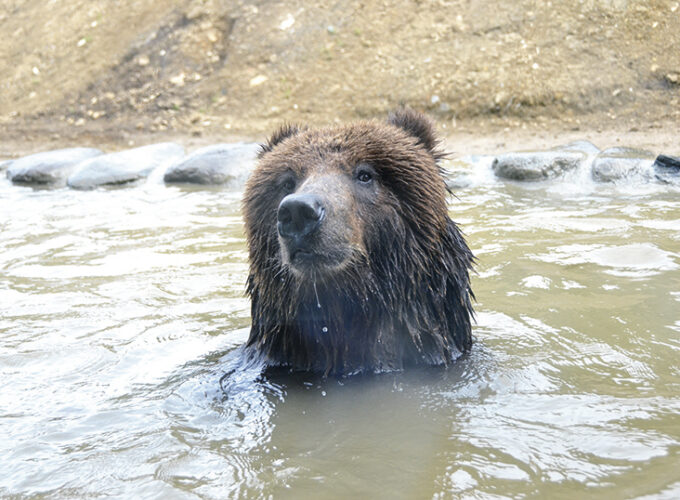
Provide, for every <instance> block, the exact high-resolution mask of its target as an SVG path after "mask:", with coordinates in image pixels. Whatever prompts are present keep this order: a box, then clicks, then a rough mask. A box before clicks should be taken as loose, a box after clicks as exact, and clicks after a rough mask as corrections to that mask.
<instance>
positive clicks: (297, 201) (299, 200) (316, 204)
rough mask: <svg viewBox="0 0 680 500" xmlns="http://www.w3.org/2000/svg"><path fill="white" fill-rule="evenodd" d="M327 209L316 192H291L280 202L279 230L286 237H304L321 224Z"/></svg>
mask: <svg viewBox="0 0 680 500" xmlns="http://www.w3.org/2000/svg"><path fill="white" fill-rule="evenodd" d="M324 213H325V209H324V207H323V202H322V201H321V198H320V197H319V196H317V195H315V194H309V193H301V194H289V195H288V196H286V197H285V198H284V199H283V200H281V203H280V204H279V210H278V214H277V217H278V221H279V223H278V230H279V234H280V235H281V236H283V237H284V238H304V237H305V236H307V235H309V234H311V233H313V232H314V231H315V230H316V229H317V228H318V227H319V225H320V224H321V219H323V216H324Z"/></svg>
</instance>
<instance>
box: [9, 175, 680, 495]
mask: <svg viewBox="0 0 680 500" xmlns="http://www.w3.org/2000/svg"><path fill="white" fill-rule="evenodd" d="M473 177H474V179H476V180H475V181H474V182H471V183H470V185H469V187H467V188H464V189H461V190H459V191H457V193H456V195H457V199H452V200H451V213H452V216H453V218H454V219H455V220H457V221H459V222H460V224H461V227H462V228H463V229H464V231H465V233H466V234H467V237H468V241H469V243H470V246H471V247H472V248H473V249H474V251H475V253H476V254H477V256H478V258H479V264H478V267H477V274H476V275H475V277H474V289H475V292H476V295H477V298H478V303H477V307H476V308H477V311H478V315H477V325H476V327H475V330H474V333H475V336H476V339H477V340H476V344H475V347H474V348H473V350H472V352H471V354H470V355H469V356H467V357H466V358H464V359H462V360H460V361H459V362H458V363H457V364H456V365H454V366H452V367H451V368H449V369H447V370H441V369H419V370H412V371H408V372H406V373H397V374H385V375H381V376H373V377H356V378H350V379H345V380H335V379H330V380H323V379H320V378H318V377H314V376H311V375H296V376H293V377H291V376H284V375H276V376H271V377H269V378H267V379H263V378H261V377H260V376H259V375H260V371H259V369H258V367H257V366H249V365H248V364H247V363H245V362H244V360H243V359H242V358H241V357H240V355H239V354H240V352H239V350H238V346H239V345H240V344H241V343H243V341H244V340H245V338H246V337H247V332H248V325H249V303H248V301H247V299H245V298H244V295H243V290H244V282H245V277H246V273H247V253H246V250H245V245H244V237H243V230H242V223H241V219H240V213H239V199H240V192H236V191H229V190H222V189H216V190H210V189H198V190H197V189H189V188H179V187H171V188H166V187H163V186H161V185H159V184H155V183H149V184H146V185H143V186H137V187H132V188H128V189H117V190H99V191H93V192H85V193H83V192H73V191H69V190H65V189H63V190H54V191H50V190H35V191H34V190H31V189H29V188H22V187H16V186H10V185H9V184H8V183H7V182H6V181H4V180H3V181H0V234H1V235H2V236H1V237H0V269H1V270H2V273H1V275H0V276H1V279H0V373H1V375H2V380H3V384H2V386H3V387H2V392H1V393H0V425H1V428H2V433H1V434H0V496H3V497H4V496H10V495H38V496H39V495H48V496H52V495H55V494H57V495H58V496H67V497H74V496H75V497H81V496H87V495H107V496H108V495H114V496H121V497H130V496H136V497H141V496H143V497H166V496H167V497H172V498H184V497H186V498H225V497H234V496H241V497H261V496H269V495H273V496H274V497H276V498H318V497H319V493H320V492H323V494H324V497H329V498H346V497H348V496H356V497H362V498H366V497H375V496H380V497H383V498H391V497H395V498H426V497H434V498H450V497H466V496H472V497H484V498H486V497H490V496H499V497H517V496H538V497H544V498H563V497H567V496H573V495H577V496H578V495H580V496H583V495H588V496H591V497H603V498H628V497H636V496H644V495H651V497H652V498H677V497H678V496H680V476H679V475H678V470H680V422H679V421H678V417H677V415H678V413H680V319H679V318H680V315H679V314H678V311H679V310H680V269H679V266H680V253H679V252H680V201H678V200H679V199H680V198H679V197H678V194H679V190H678V189H677V188H675V187H673V186H661V185H646V186H634V185H623V186H621V185H618V186H617V185H614V186H612V185H607V186H601V185H600V186H597V185H594V184H591V183H588V182H586V181H584V180H583V179H578V178H574V179H571V180H567V181H565V182H555V183H551V184H533V185H529V186H526V185H525V186H522V185H517V184H512V183H500V182H496V181H494V180H493V179H492V178H491V177H489V175H488V172H486V171H484V172H478V173H475V176H473ZM229 370H234V373H233V375H232V376H231V377H229V379H228V380H227V384H226V388H227V391H226V394H225V393H223V392H222V390H221V389H220V384H219V380H220V377H221V376H222V374H223V373H225V372H226V371H229Z"/></svg>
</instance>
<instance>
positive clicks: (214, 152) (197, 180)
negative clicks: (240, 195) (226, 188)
mask: <svg viewBox="0 0 680 500" xmlns="http://www.w3.org/2000/svg"><path fill="white" fill-rule="evenodd" d="M259 149H260V146H259V145H258V144H253V143H242V142H241V143H235V144H216V145H214V146H207V147H205V148H201V149H198V150H196V151H194V152H193V153H192V154H190V155H189V156H187V157H186V158H185V159H183V160H182V161H180V162H179V163H177V164H175V165H173V166H171V167H170V168H169V169H168V170H167V171H166V172H165V176H164V177H163V180H164V181H165V182H167V183H180V182H182V183H192V184H226V183H231V184H235V185H242V184H243V183H244V182H245V180H246V178H247V177H248V175H249V174H250V172H251V171H252V169H253V167H254V166H255V160H256V159H257V152H258V151H259Z"/></svg>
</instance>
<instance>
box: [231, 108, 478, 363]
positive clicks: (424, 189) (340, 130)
mask: <svg viewBox="0 0 680 500" xmlns="http://www.w3.org/2000/svg"><path fill="white" fill-rule="evenodd" d="M442 157H443V154H442V153H441V152H440V151H439V150H438V142H437V139H436V136H435V134H434V131H433V127H432V124H431V123H430V121H429V120H428V119H427V118H426V117H425V116H423V115H422V114H419V113H417V112H414V111H411V110H401V111H398V112H396V113H394V114H392V115H391V116H390V117H389V119H388V120H387V122H385V123H381V122H374V121H364V122H358V123H355V124H350V125H346V126H338V127H333V128H323V129H318V130H307V129H303V128H300V127H296V126H285V127H283V128H281V129H280V130H278V131H277V132H276V133H275V134H274V135H273V136H272V137H271V139H270V140H269V141H268V142H267V143H266V144H265V145H263V147H262V151H261V153H260V155H259V163H258V166H257V168H256V169H255V171H254V172H253V174H252V175H251V177H250V178H249V180H248V183H247V185H246V190H245V195H244V203H243V209H244V220H245V228H246V235H247V240H248V249H249V255H250V275H249V278H248V285H247V291H248V293H249V295H250V297H251V300H252V321H253V324H252V328H251V333H250V337H249V339H248V342H247V349H250V350H251V352H253V353H254V354H255V355H259V356H262V357H264V359H265V360H266V362H267V363H268V364H269V365H272V366H284V367H288V368H290V369H293V370H309V371H316V372H321V373H323V374H330V373H333V374H338V375H348V374H353V373H360V372H380V371H389V370H398V369H402V368H404V367H405V366H408V365H418V364H430V365H441V364H447V363H449V362H451V361H453V360H454V359H456V358H457V357H458V356H460V355H461V354H462V353H464V352H465V351H467V350H468V349H469V347H470V344H471V331H470V330H471V327H470V322H471V315H472V307H471V299H472V292H471V291H470V284H469V269H470V267H471V263H472V260H473V257H472V254H471V252H470V250H469V248H468V247H467V245H466V243H465V241H464V239H463V237H462V235H461V233H460V231H459V230H458V227H457V226H456V224H455V223H454V222H453V221H451V219H450V218H449V216H448V210H447V204H446V202H447V200H446V198H447V191H446V187H445V183H444V178H443V175H442V172H441V170H440V167H439V161H440V160H441V159H442Z"/></svg>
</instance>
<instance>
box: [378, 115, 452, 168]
mask: <svg viewBox="0 0 680 500" xmlns="http://www.w3.org/2000/svg"><path fill="white" fill-rule="evenodd" d="M387 123H389V124H390V125H394V126H395V127H398V128H400V129H402V130H404V131H405V132H406V133H408V134H409V135H411V136H413V137H415V138H416V139H418V143H419V144H421V145H422V146H423V147H424V148H425V149H426V150H427V151H428V152H429V153H430V154H431V155H432V156H433V157H434V159H435V160H439V159H441V158H443V157H445V156H446V155H445V154H444V153H442V152H441V151H439V149H438V146H439V139H437V135H436V133H435V131H434V125H433V124H432V121H431V120H430V119H429V118H428V117H427V116H425V115H424V114H422V113H419V112H418V111H415V110H413V109H411V108H402V109H399V110H397V111H394V112H392V113H390V116H389V117H388V118H387Z"/></svg>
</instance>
